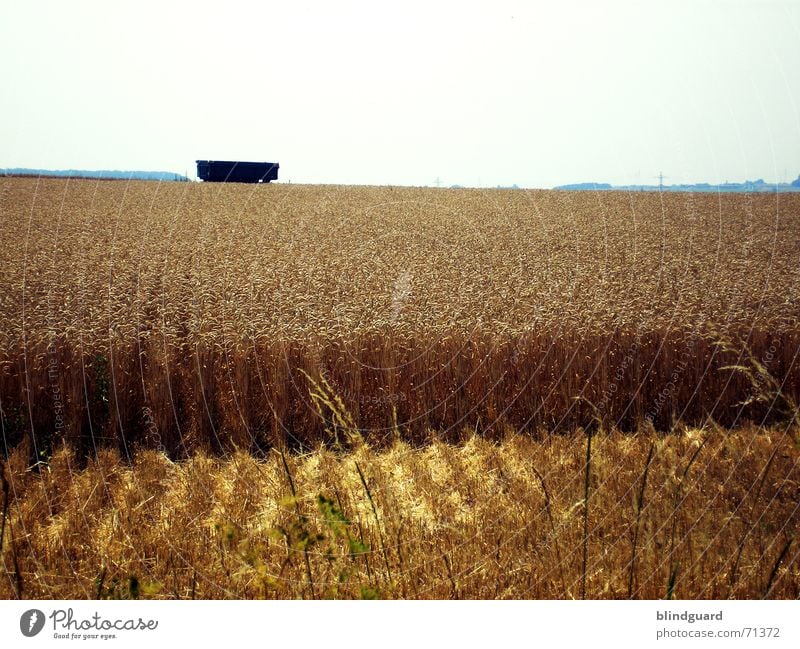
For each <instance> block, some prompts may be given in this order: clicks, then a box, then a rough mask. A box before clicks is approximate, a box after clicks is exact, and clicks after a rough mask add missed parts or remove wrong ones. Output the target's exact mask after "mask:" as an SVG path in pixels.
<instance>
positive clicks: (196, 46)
mask: <svg viewBox="0 0 800 649" xmlns="http://www.w3.org/2000/svg"><path fill="white" fill-rule="evenodd" d="M197 159H217V160H256V161H270V162H279V163H280V181H281V182H288V181H291V182H293V183H346V184H379V185H387V184H388V185H434V184H436V183H440V184H442V185H452V184H460V185H464V186H476V187H492V186H496V185H511V184H517V185H519V186H521V187H552V186H555V185H559V184H565V183H571V182H581V181H597V182H610V183H613V184H634V183H638V184H657V182H658V180H657V179H656V176H658V174H659V173H663V174H664V176H665V180H664V182H665V184H672V183H683V182H725V181H731V182H733V181H742V180H745V179H751V180H754V179H758V178H763V179H765V180H766V181H767V182H783V181H787V180H789V181H790V180H792V179H794V178H796V177H797V176H798V174H800V1H798V0H786V1H779V0H774V1H764V0H761V1H756V0H753V1H751V2H734V1H718V2H709V1H708V0H695V1H681V0H671V1H669V2H647V1H638V2H626V1H614V2H612V1H607V2H602V1H598V2H570V1H567V2H556V1H555V0H551V1H549V2H534V1H531V0H528V1H523V2H516V1H505V0H493V1H492V2H482V3H469V2H465V1H463V0H462V1H460V2H434V1H430V0H429V1H428V2H417V1H416V0H405V1H404V2H393V3H384V2H377V1H375V0H373V1H372V2H350V1H348V0H335V1H331V0H328V1H321V2H316V1H314V2H306V1H302V0H298V1H295V0H292V1H286V0H281V1H280V2H271V1H267V2H258V3H244V2H236V1H229V0H226V1H224V2H223V1H222V0H220V1H219V2H217V3H209V4H204V3H202V2H199V1H195V2H187V3H180V2H169V3H167V2H146V1H145V2H142V1H140V2H135V3H134V2H107V1H106V2H81V1H80V0H76V1H73V2H63V1H60V2H41V1H37V0H25V1H24V2H21V1H19V0H0V167H31V168H49V169H69V168H74V169H128V170H132V169H137V170H160V171H161V170H163V171H174V172H178V173H184V172H188V174H189V175H190V176H195V175H196V167H195V160H197Z"/></svg>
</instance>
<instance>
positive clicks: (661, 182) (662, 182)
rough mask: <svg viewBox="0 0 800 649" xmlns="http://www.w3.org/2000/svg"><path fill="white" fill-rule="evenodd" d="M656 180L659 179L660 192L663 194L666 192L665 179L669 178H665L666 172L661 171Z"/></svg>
mask: <svg viewBox="0 0 800 649" xmlns="http://www.w3.org/2000/svg"><path fill="white" fill-rule="evenodd" d="M656 178H658V191H660V192H663V191H664V178H667V176H665V175H664V172H663V171H661V172H659V174H658V176H656Z"/></svg>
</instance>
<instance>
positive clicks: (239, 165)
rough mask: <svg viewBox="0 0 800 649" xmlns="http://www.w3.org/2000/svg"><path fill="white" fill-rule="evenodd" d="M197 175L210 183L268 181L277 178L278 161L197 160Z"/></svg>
mask: <svg viewBox="0 0 800 649" xmlns="http://www.w3.org/2000/svg"><path fill="white" fill-rule="evenodd" d="M197 177H198V178H200V179H201V180H205V181H206V182H212V183H268V182H269V181H270V180H278V163H277V162H234V161H230V160H198V161H197Z"/></svg>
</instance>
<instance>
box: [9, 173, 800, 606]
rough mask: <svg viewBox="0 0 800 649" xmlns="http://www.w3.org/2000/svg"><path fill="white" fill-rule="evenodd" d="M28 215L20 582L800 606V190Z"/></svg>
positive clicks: (13, 193) (17, 350)
mask: <svg viewBox="0 0 800 649" xmlns="http://www.w3.org/2000/svg"><path fill="white" fill-rule="evenodd" d="M0 219H1V220H2V228H0V282H1V284H0V286H2V289H0V421H1V422H2V435H3V442H4V452H3V454H2V456H3V457H5V461H4V466H3V476H4V486H5V487H6V488H4V501H3V503H4V510H3V518H2V525H3V539H2V547H1V548H0V553H2V559H3V568H2V569H3V571H4V575H5V579H3V580H0V596H4V597H15V596H18V597H28V596H29V597H56V598H58V597H125V596H140V595H142V596H154V597H181V598H182V597H362V596H363V597H367V596H370V597H371V596H376V597H409V598H418V597H460V598H462V597H533V598H548V597H566V598H570V597H648V598H652V597H664V596H675V597H686V598H702V597H760V596H770V597H797V596H798V561H797V545H796V543H795V541H794V535H795V533H796V530H797V504H798V499H799V497H800V494H798V489H797V485H798V475H797V468H796V463H797V459H798V450H797V436H798V433H797V429H798V426H797V424H798V421H800V420H798V412H797V405H796V404H797V403H798V398H800V370H799V369H798V363H797V353H798V351H800V324H798V315H799V314H800V310H799V309H798V305H799V304H800V297H799V296H798V287H800V263H798V262H799V261H800V236H798V235H800V222H799V221H800V197H798V196H796V195H790V194H775V195H766V194H765V195H750V194H740V195H714V194H659V193H647V192H643V193H625V192H554V191H522V190H520V191H512V190H478V189H475V190H467V189H458V190H455V189H453V190H445V189H425V188H408V187H406V188H400V187H343V186H304V185H257V186H242V185H204V184H196V183H147V182H102V183H100V182H95V181H91V180H60V179H35V178H0ZM589 442H591V443H589Z"/></svg>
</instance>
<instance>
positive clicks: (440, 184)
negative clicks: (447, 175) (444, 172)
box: [436, 176, 442, 187]
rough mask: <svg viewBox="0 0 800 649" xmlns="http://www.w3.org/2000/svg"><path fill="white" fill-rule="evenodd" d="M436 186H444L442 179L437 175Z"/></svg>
mask: <svg viewBox="0 0 800 649" xmlns="http://www.w3.org/2000/svg"><path fill="white" fill-rule="evenodd" d="M436 186H437V187H441V186H442V181H441V180H440V179H439V176H436Z"/></svg>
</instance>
